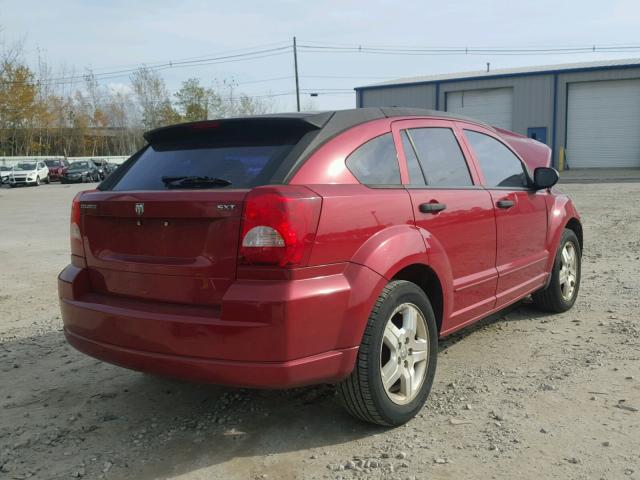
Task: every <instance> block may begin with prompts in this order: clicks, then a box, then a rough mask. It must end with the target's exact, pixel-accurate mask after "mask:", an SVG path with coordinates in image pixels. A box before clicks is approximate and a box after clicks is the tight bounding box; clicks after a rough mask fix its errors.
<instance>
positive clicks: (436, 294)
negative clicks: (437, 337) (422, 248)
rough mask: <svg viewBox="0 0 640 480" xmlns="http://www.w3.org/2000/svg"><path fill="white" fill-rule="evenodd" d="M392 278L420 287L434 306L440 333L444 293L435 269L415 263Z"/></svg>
mask: <svg viewBox="0 0 640 480" xmlns="http://www.w3.org/2000/svg"><path fill="white" fill-rule="evenodd" d="M391 280H406V281H408V282H411V283H415V284H416V285H417V286H418V287H420V289H421V290H422V291H423V292H424V293H425V295H426V296H427V298H428V299H429V302H430V303H431V306H432V307H433V313H434V315H435V316H436V325H437V327H438V333H440V331H441V329H442V320H443V315H444V295H443V291H442V283H441V282H440V279H439V278H438V274H437V273H436V272H435V270H433V269H432V268H431V267H430V266H429V265H425V264H423V263H414V264H411V265H408V266H406V267H404V268H403V269H401V270H400V271H398V272H397V273H396V274H395V275H394V276H393V277H392V278H391Z"/></svg>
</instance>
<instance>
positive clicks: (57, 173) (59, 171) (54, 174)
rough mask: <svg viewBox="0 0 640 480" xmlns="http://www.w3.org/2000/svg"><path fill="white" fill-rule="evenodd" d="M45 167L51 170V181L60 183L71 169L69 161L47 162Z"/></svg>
mask: <svg viewBox="0 0 640 480" xmlns="http://www.w3.org/2000/svg"><path fill="white" fill-rule="evenodd" d="M44 163H45V165H46V166H47V168H48V169H49V177H50V178H51V181H58V180H60V178H61V177H62V175H63V174H64V172H66V171H67V168H69V162H68V161H67V160H45V161H44Z"/></svg>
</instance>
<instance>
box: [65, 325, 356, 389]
mask: <svg viewBox="0 0 640 480" xmlns="http://www.w3.org/2000/svg"><path fill="white" fill-rule="evenodd" d="M64 333H65V336H66V337H67V341H68V342H69V343H70V344H71V345H72V346H74V347H75V348H76V349H77V350H79V351H81V352H83V353H86V354H87V355H90V356H92V357H94V358H98V359H100V360H104V361H105V362H109V363H113V364H114V365H119V366H121V367H125V368H130V369H133V370H138V371H141V372H148V373H154V374H157V375H163V376H167V377H174V378H181V379H185V380H192V381H195V382H204V383H215V384H218V385H232V386H239V387H252V388H289V387H294V386H301V385H311V384H316V383H323V382H331V381H335V380H338V379H340V378H343V377H346V376H347V375H349V373H350V372H351V370H352V369H353V365H354V363H355V359H356V355H357V354H358V348H357V347H353V348H349V349H344V350H336V351H332V352H325V353H322V354H318V355H313V356H311V357H305V358H300V359H296V360H291V361H288V362H234V361H228V360H214V359H204V358H195V357H185V356H179V355H163V354H159V353H151V352H143V351H140V350H133V349H130V348H123V347H119V346H117V345H110V344H108V343H101V342H97V341H94V340H89V339H88V338H85V337H82V336H80V335H76V334H74V333H71V332H69V330H67V329H66V328H65V331H64Z"/></svg>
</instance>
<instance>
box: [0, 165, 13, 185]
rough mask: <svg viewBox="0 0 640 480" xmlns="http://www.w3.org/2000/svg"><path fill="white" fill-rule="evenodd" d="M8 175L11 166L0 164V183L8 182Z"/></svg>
mask: <svg viewBox="0 0 640 480" xmlns="http://www.w3.org/2000/svg"><path fill="white" fill-rule="evenodd" d="M9 175H11V167H7V166H6V165H0V185H2V184H3V183H9Z"/></svg>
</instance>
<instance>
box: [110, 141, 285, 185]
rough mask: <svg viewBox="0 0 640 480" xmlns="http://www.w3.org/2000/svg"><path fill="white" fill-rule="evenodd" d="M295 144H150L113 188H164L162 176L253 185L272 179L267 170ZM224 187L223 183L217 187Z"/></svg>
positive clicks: (278, 161)
mask: <svg viewBox="0 0 640 480" xmlns="http://www.w3.org/2000/svg"><path fill="white" fill-rule="evenodd" d="M291 148H292V145H256V146H225V147H216V146H211V147H206V146H203V147H202V148H185V147H179V146H171V147H162V146H160V147H158V146H154V145H150V146H149V147H148V148H147V149H146V150H144V152H142V154H141V155H140V156H139V157H138V158H137V159H136V160H135V162H134V163H133V164H132V165H131V166H130V167H129V169H128V170H127V171H126V173H125V174H124V176H123V177H122V178H121V179H120V180H119V181H118V183H116V185H115V186H114V187H113V190H164V189H166V188H167V187H166V185H165V184H164V183H163V181H162V177H182V176H197V177H215V178H220V179H223V180H227V181H229V182H231V185H229V188H251V187H254V186H256V185H260V184H265V183H268V178H270V176H268V177H267V178H266V179H265V178H264V175H263V173H265V171H266V170H273V168H267V167H268V166H269V165H270V164H276V166H277V165H279V164H280V161H281V160H282V159H283V158H284V157H285V156H286V155H287V153H289V151H290V150H291ZM216 188H220V187H216Z"/></svg>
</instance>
